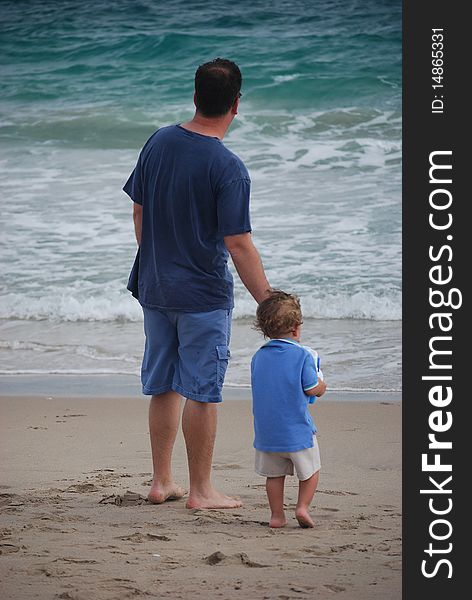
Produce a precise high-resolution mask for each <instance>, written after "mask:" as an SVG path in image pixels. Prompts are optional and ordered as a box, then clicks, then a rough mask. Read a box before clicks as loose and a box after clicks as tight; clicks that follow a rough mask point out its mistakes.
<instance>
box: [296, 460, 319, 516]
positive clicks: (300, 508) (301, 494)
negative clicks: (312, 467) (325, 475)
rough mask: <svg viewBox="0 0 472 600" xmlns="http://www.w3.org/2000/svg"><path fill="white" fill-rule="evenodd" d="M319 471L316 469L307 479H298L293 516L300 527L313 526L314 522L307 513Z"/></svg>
mask: <svg viewBox="0 0 472 600" xmlns="http://www.w3.org/2000/svg"><path fill="white" fill-rule="evenodd" d="M319 475H320V472H319V471H317V472H316V473H314V474H313V475H312V476H311V477H310V478H309V479H305V481H300V483H299V487H298V501H297V506H296V508H295V517H296V518H297V521H298V523H299V525H300V527H313V526H314V522H313V519H312V518H311V517H310V514H309V513H308V509H309V507H310V504H311V501H312V500H313V496H314V495H315V492H316V487H317V485H318V479H319Z"/></svg>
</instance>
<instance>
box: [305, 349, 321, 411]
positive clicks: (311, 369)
mask: <svg viewBox="0 0 472 600" xmlns="http://www.w3.org/2000/svg"><path fill="white" fill-rule="evenodd" d="M304 348H305V350H306V351H307V352H308V356H307V359H306V360H305V364H304V365H303V374H302V384H303V383H305V385H303V391H304V393H305V394H306V395H307V396H311V397H312V398H313V396H318V397H319V396H322V395H323V394H324V393H325V391H326V383H325V382H324V381H323V373H322V372H321V369H320V357H319V356H318V352H316V350H313V349H312V348H309V347H308V346H304ZM310 383H312V385H310ZM313 383H315V385H313ZM314 401H315V399H314V398H313V399H312V400H310V404H312V403H313V402H314Z"/></svg>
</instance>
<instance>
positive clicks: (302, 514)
mask: <svg viewBox="0 0 472 600" xmlns="http://www.w3.org/2000/svg"><path fill="white" fill-rule="evenodd" d="M295 517H296V519H297V521H298V524H299V525H300V527H303V528H304V529H305V528H307V527H314V526H315V523H314V521H313V519H312V518H311V517H310V515H309V514H308V511H307V510H306V508H297V510H296V511H295Z"/></svg>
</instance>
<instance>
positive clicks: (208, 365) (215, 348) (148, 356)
mask: <svg viewBox="0 0 472 600" xmlns="http://www.w3.org/2000/svg"><path fill="white" fill-rule="evenodd" d="M142 308H143V313H144V334H145V336H146V342H145V347H144V356H143V364H142V367H141V383H142V386H143V394H146V395H157V394H162V393H163V392H167V391H169V390H174V391H175V392H178V393H179V394H182V396H185V397H186V398H190V399H191V400H196V401H198V402H221V400H222V398H221V389H222V387H223V381H224V378H225V374H226V369H227V367H228V361H229V356H230V352H229V340H230V336H231V310H225V309H218V310H212V311H209V312H197V313H188V312H178V311H167V310H158V309H151V308H146V307H144V306H143V307H142Z"/></svg>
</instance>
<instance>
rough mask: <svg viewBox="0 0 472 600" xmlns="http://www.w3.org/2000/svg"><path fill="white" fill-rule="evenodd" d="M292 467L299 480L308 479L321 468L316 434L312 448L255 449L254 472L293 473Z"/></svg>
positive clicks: (260, 473) (271, 475)
mask: <svg viewBox="0 0 472 600" xmlns="http://www.w3.org/2000/svg"><path fill="white" fill-rule="evenodd" d="M294 467H295V471H296V473H297V477H298V479H299V480H300V481H305V480H306V479H310V477H311V476H312V475H314V474H315V473H316V472H318V471H319V470H320V469H321V459H320V449H319V446H318V441H317V439H316V435H315V436H313V448H305V450H299V451H298V452H262V450H256V464H255V468H256V473H258V474H259V475H262V476H263V477H283V476H284V475H293V468H294Z"/></svg>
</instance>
